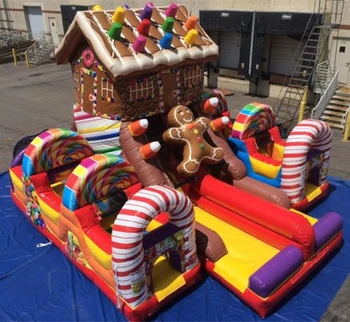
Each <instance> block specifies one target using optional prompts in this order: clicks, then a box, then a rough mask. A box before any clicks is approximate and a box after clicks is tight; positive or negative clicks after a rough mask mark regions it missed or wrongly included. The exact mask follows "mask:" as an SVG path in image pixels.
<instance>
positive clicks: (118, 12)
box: [112, 7, 125, 23]
mask: <svg viewBox="0 0 350 322" xmlns="http://www.w3.org/2000/svg"><path fill="white" fill-rule="evenodd" d="M112 19H113V21H114V22H119V23H123V22H124V19H125V9H124V8H123V7H118V8H117V9H115V11H114V13H113V17H112Z"/></svg>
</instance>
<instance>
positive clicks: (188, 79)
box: [185, 65, 203, 88]
mask: <svg viewBox="0 0 350 322" xmlns="http://www.w3.org/2000/svg"><path fill="white" fill-rule="evenodd" d="M202 76H203V71H202V68H201V67H200V66H198V65H196V66H189V67H187V68H186V69H185V87H187V88H191V87H193V86H195V85H198V84H200V83H201V81H202Z"/></svg>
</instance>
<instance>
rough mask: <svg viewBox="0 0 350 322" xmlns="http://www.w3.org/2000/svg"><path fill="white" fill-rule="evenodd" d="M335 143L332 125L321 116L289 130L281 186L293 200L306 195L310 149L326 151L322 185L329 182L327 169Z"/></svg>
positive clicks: (321, 170)
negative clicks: (332, 145)
mask: <svg viewBox="0 0 350 322" xmlns="http://www.w3.org/2000/svg"><path fill="white" fill-rule="evenodd" d="M331 144H332V131H331V129H330V127H329V125H328V124H327V123H325V122H322V121H318V120H304V121H302V122H300V123H299V124H298V125H297V126H296V127H295V128H294V129H293V131H292V132H291V133H290V134H289V136H288V139H287V141H286V147H285V149H284V154H283V163H282V180H281V188H282V189H283V190H284V191H285V192H286V193H287V195H288V196H289V198H290V200H291V202H292V203H297V202H299V201H301V200H302V199H303V198H304V197H305V180H306V179H307V175H308V169H307V157H308V153H309V151H310V149H313V150H318V151H319V152H321V153H322V160H321V169H320V179H319V182H320V185H322V184H325V183H326V182H327V171H328V164H329V157H330V150H331Z"/></svg>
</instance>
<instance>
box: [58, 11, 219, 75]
mask: <svg viewBox="0 0 350 322" xmlns="http://www.w3.org/2000/svg"><path fill="white" fill-rule="evenodd" d="M75 24H77V25H78V26H79V28H80V30H81V32H82V33H83V34H84V36H85V37H86V39H88V40H89V42H90V44H91V46H92V47H93V49H94V51H95V53H96V55H97V56H98V57H99V59H100V60H101V61H102V63H103V64H104V65H105V66H106V68H107V69H108V70H109V71H110V72H111V73H112V75H113V76H114V77H117V76H123V75H124V76H125V75H128V74H130V73H132V72H137V71H143V70H151V69H152V68H155V67H157V66H159V65H166V66H169V67H171V66H174V65H177V64H179V63H181V62H183V61H185V60H186V59H191V60H200V59H204V58H206V57H210V56H217V55H218V53H219V50H218V46H217V45H216V44H215V43H214V42H212V44H210V45H204V46H201V47H199V46H191V47H189V48H186V47H179V48H177V49H174V50H171V49H160V50H159V51H158V52H156V53H155V54H153V55H150V54H147V55H146V54H143V53H136V52H134V51H133V50H132V49H131V50H130V51H131V52H132V54H133V55H132V56H125V57H121V56H119V54H117V52H116V50H115V49H114V48H113V47H114V46H112V48H113V52H115V54H116V56H117V57H116V58H113V57H112V56H111V55H110V53H109V51H108V50H107V48H106V47H105V45H104V42H103V39H102V37H101V36H100V35H99V34H98V33H97V32H96V31H95V30H94V29H93V28H92V27H91V20H90V19H89V18H88V17H86V16H85V14H84V13H83V12H77V13H76V16H75V19H74V21H73V23H72V24H71V25H70V27H69V29H68V31H67V33H66V35H65V37H64V38H63V40H62V42H61V44H60V46H59V47H58V48H57V50H56V53H57V52H59V51H60V50H62V48H63V47H64V45H66V46H67V45H68V44H65V39H66V37H67V35H69V34H70V33H71V32H72V30H73V28H74V26H75ZM102 32H104V31H103V29H101V33H102ZM208 40H210V38H209V37H208ZM181 41H182V39H181ZM182 42H183V41H182ZM101 44H102V45H101ZM157 46H158V47H159V44H157Z"/></svg>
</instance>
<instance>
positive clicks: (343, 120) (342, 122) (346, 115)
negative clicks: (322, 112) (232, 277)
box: [340, 105, 350, 130]
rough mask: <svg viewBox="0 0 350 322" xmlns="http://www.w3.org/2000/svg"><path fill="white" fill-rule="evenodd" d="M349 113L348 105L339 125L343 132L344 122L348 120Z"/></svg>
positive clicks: (349, 107)
mask: <svg viewBox="0 0 350 322" xmlns="http://www.w3.org/2000/svg"><path fill="white" fill-rule="evenodd" d="M349 112H350V105H349V106H348V109H347V110H346V112H345V114H344V115H343V117H342V118H341V123H340V124H341V125H342V126H343V130H344V129H345V124H346V121H347V119H348V114H349Z"/></svg>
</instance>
